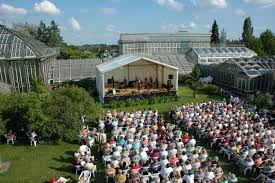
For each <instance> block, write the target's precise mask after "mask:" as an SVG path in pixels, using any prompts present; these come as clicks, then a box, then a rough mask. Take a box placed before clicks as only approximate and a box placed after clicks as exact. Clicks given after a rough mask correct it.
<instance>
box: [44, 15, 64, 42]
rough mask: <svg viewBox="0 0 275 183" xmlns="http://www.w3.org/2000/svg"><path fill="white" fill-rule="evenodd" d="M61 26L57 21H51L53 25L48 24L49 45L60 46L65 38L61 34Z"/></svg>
mask: <svg viewBox="0 0 275 183" xmlns="http://www.w3.org/2000/svg"><path fill="white" fill-rule="evenodd" d="M60 32H61V31H60V28H59V26H58V25H57V24H56V23H55V21H53V20H52V21H51V25H50V26H48V42H47V45H48V46H49V47H60V46H61V45H62V42H63V38H62V37H61V35H60Z"/></svg>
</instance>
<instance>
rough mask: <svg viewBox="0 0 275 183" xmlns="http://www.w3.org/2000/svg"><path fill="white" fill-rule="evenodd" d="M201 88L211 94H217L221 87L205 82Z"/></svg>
mask: <svg viewBox="0 0 275 183" xmlns="http://www.w3.org/2000/svg"><path fill="white" fill-rule="evenodd" d="M200 90H201V91H202V92H204V93H206V94H209V95H216V94H219V92H220V88H219V87H218V86H216V85H213V84H203V85H202V87H201V89H200Z"/></svg>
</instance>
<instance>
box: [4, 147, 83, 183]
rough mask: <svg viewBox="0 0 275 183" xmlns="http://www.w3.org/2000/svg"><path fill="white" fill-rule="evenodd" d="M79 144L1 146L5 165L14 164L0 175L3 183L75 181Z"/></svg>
mask: <svg viewBox="0 0 275 183" xmlns="http://www.w3.org/2000/svg"><path fill="white" fill-rule="evenodd" d="M77 148H78V146H77V145H75V144H65V143H64V144H60V145H38V146H37V147H32V146H17V145H0V156H1V157H2V161H3V162H5V161H9V162H11V167H10V169H9V171H8V172H6V173H4V174H3V175H2V174H0V182H6V183H43V182H48V181H49V180H50V177H52V176H55V177H59V176H66V177H71V178H75V177H74V174H73V172H74V166H73V158H72V155H73V153H74V152H75V150H76V149H77Z"/></svg>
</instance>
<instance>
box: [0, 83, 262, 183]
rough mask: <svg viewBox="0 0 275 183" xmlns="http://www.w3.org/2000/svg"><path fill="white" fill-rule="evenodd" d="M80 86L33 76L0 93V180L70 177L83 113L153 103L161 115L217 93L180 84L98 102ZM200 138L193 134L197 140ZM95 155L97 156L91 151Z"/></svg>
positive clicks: (228, 166) (91, 119) (227, 167)
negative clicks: (33, 139) (27, 88)
mask: <svg viewBox="0 0 275 183" xmlns="http://www.w3.org/2000/svg"><path fill="white" fill-rule="evenodd" d="M86 90H87V89H86ZM86 90H85V89H84V88H80V87H78V86H76V85H75V84H71V85H70V84H64V85H63V86H60V87H58V88H56V89H54V90H53V91H48V89H47V88H46V87H45V86H44V85H43V84H41V83H40V82H39V81H36V82H34V83H33V90H32V92H30V93H22V94H20V93H11V94H0V100H1V101H0V116H1V117H0V136H1V143H2V144H0V163H2V164H3V163H5V162H9V164H10V166H9V169H7V170H6V172H4V173H1V174H0V179H1V182H2V181H3V182H10V183H13V182H14V183H17V182H26V183H27V182H28V183H31V182H34V183H37V182H48V181H49V179H50V177H52V176H54V177H59V176H63V177H69V178H71V180H76V179H77V176H75V174H74V173H75V170H74V166H73V165H72V162H73V156H72V155H73V152H74V151H75V150H76V149H77V147H78V145H77V136H78V134H79V131H80V130H81V128H82V125H83V122H82V120H81V119H82V117H83V116H85V123H86V124H88V125H89V126H95V121H96V119H98V118H99V117H100V116H102V115H103V114H105V113H106V112H107V111H113V110H114V109H116V111H136V110H143V109H145V108H146V109H149V108H151V109H153V108H157V109H158V111H159V112H160V113H162V114H163V115H164V116H167V113H168V111H169V110H170V108H174V107H176V106H178V105H182V104H187V103H194V104H195V103H199V102H204V101H209V100H212V101H213V100H219V99H222V97H221V96H219V95H218V92H219V89H218V88H217V87H216V86H213V85H200V86H199V87H197V86H195V85H194V84H191V85H187V84H185V85H184V86H183V85H180V87H179V91H178V93H179V96H178V97H165V98H158V97H156V98H154V99H151V100H149V101H145V100H142V99H129V100H128V101H117V102H114V103H110V104H103V105H101V104H100V103H98V102H97V101H96V99H94V98H93V97H91V93H93V92H91V91H89V90H88V91H89V92H87V91H86ZM255 101H256V100H255ZM259 101H260V102H262V101H261V100H259ZM262 105H264V104H262ZM10 129H12V130H13V131H15V132H16V136H17V139H16V142H15V144H14V145H6V144H5V143H6V141H5V138H4V136H3V135H4V134H5V133H6V132H7V130H10ZM31 129H34V130H35V131H36V132H37V134H38V135H39V138H40V143H39V144H38V145H37V147H34V146H30V144H29V141H28V139H27V136H26V133H27V132H28V131H29V130H31ZM205 144H206V142H205V141H203V140H198V145H203V146H206V145H205ZM206 147H207V150H208V151H209V154H211V156H214V155H217V156H219V157H220V160H221V164H222V167H223V169H224V171H225V173H228V172H233V173H235V174H236V175H237V176H238V179H239V182H249V178H248V177H247V176H243V175H242V174H240V173H238V169H237V168H236V166H235V164H234V163H233V162H232V161H228V160H226V159H225V158H224V157H222V156H221V155H220V154H218V153H217V152H216V151H215V150H211V149H210V147H209V146H206ZM93 152H96V151H93ZM96 158H97V159H100V158H101V157H100V156H99V155H98V154H97V153H96ZM100 162H101V161H100ZM0 172H1V171H0ZM102 181H104V173H103V169H102V164H101V163H99V165H98V173H97V175H96V180H95V182H102Z"/></svg>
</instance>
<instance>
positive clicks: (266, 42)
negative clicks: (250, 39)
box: [260, 29, 275, 56]
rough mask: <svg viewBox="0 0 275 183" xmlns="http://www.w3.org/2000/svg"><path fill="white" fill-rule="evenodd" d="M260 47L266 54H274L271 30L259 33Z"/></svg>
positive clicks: (273, 40) (274, 41) (273, 37)
mask: <svg viewBox="0 0 275 183" xmlns="http://www.w3.org/2000/svg"><path fill="white" fill-rule="evenodd" d="M260 40H261V44H262V48H263V50H264V51H265V53H266V55H267V56H273V55H275V36H274V34H273V32H271V30H269V29H267V30H266V31H264V32H263V33H262V34H261V35H260Z"/></svg>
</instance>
